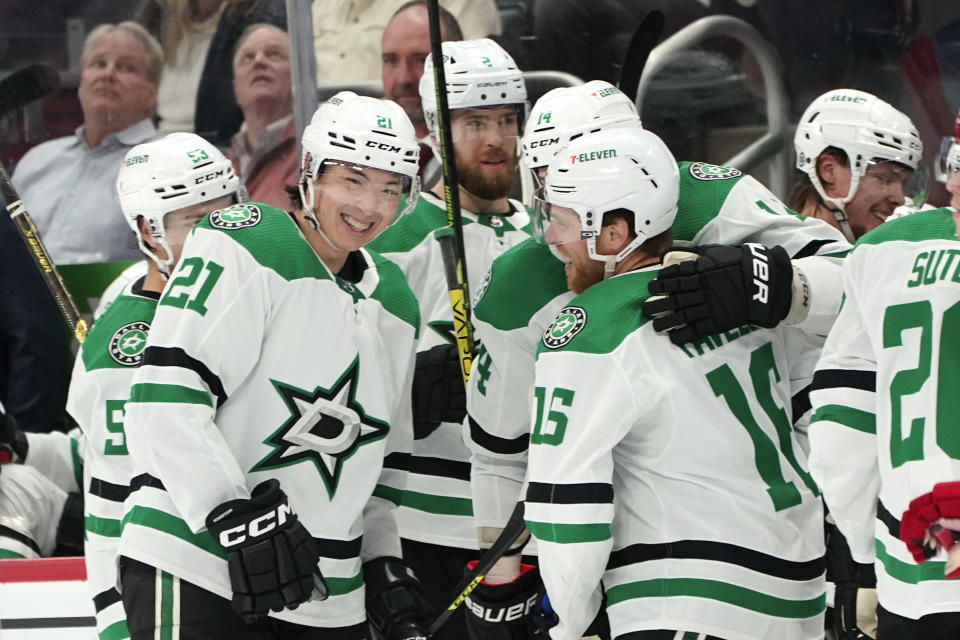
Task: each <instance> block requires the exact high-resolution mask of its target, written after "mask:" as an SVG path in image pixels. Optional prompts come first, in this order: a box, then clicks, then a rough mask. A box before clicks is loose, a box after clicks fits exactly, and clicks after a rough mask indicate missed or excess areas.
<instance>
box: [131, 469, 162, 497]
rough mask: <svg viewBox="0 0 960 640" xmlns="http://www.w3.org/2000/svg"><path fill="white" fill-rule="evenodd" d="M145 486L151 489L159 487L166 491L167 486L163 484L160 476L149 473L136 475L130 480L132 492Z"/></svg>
mask: <svg viewBox="0 0 960 640" xmlns="http://www.w3.org/2000/svg"><path fill="white" fill-rule="evenodd" d="M143 487H150V488H151V489H159V490H160V491H166V490H167V488H166V487H165V486H163V483H162V482H160V478H156V477H154V476H152V475H150V474H149V473H141V474H140V475H138V476H134V477H133V478H131V480H130V493H133V492H134V491H138V490H140V489H142V488H143Z"/></svg>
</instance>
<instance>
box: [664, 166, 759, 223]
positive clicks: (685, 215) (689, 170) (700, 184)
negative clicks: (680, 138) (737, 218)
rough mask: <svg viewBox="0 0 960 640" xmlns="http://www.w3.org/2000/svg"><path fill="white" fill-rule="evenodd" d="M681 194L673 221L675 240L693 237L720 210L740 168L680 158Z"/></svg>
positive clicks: (740, 177)
mask: <svg viewBox="0 0 960 640" xmlns="http://www.w3.org/2000/svg"><path fill="white" fill-rule="evenodd" d="M678 167H679V168H680V197H679V199H678V201H677V218H676V220H675V221H674V223H673V237H674V239H676V240H684V241H691V242H692V241H693V239H694V238H695V237H696V236H697V234H698V233H699V232H700V230H701V229H703V227H704V226H706V224H707V223H708V222H710V221H711V220H713V219H714V218H715V217H717V215H718V214H719V213H720V209H721V208H722V207H723V203H724V202H725V201H726V199H727V196H728V195H730V191H731V190H733V188H734V187H735V186H736V185H737V183H739V182H740V181H741V180H742V179H743V177H744V174H743V173H742V172H741V171H740V170H739V169H733V168H732V167H721V166H718V165H715V164H707V163H705V162H686V161H684V162H679V163H678Z"/></svg>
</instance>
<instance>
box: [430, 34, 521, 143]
mask: <svg viewBox="0 0 960 640" xmlns="http://www.w3.org/2000/svg"><path fill="white" fill-rule="evenodd" d="M441 46H442V47H443V58H444V67H443V71H444V74H445V80H446V83H447V105H448V106H449V107H450V110H451V111H452V110H454V109H470V108H477V107H495V106H500V105H517V108H518V114H517V116H518V119H519V122H520V123H523V121H524V118H525V115H524V112H525V109H526V103H527V86H526V84H524V81H523V73H522V72H521V71H520V69H518V68H517V64H516V63H515V62H514V61H513V58H511V57H510V54H509V53H507V52H506V51H504V49H503V47H501V46H500V45H499V44H497V43H496V42H494V41H493V40H490V39H489V38H481V39H479V40H463V41H458V42H452V41H447V42H443V43H441ZM435 87H436V84H435V82H434V78H433V56H432V55H428V56H427V58H426V60H425V61H424V64H423V75H422V76H420V101H421V103H422V105H423V116H424V119H425V120H426V121H427V126H428V127H429V128H430V133H431V134H433V135H434V137H437V96H436V92H435Z"/></svg>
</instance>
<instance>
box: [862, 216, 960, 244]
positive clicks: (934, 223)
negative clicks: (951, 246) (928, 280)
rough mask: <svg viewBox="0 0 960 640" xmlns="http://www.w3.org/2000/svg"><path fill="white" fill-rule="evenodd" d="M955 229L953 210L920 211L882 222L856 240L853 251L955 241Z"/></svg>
mask: <svg viewBox="0 0 960 640" xmlns="http://www.w3.org/2000/svg"><path fill="white" fill-rule="evenodd" d="M956 239H957V228H956V225H955V224H954V222H953V209H950V208H947V207H944V208H942V209H934V210H931V211H921V212H920V213H914V214H912V215H909V216H904V217H902V218H897V219H896V220H890V221H888V222H884V223H883V224H881V225H880V226H879V227H877V228H875V229H872V230H870V231H869V232H867V233H865V234H864V235H863V236H861V237H860V239H859V240H857V244H856V245H854V250H856V249H857V248H859V247H862V246H865V245H873V244H882V243H884V242H892V241H898V240H899V241H901V242H923V241H924V240H956Z"/></svg>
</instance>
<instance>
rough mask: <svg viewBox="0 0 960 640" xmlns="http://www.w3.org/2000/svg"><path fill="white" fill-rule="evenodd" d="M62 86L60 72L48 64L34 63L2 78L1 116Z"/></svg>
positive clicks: (0, 87) (0, 92) (0, 82)
mask: <svg viewBox="0 0 960 640" xmlns="http://www.w3.org/2000/svg"><path fill="white" fill-rule="evenodd" d="M59 87H60V74H58V73H57V70H56V69H54V68H53V67H51V66H50V65H48V64H40V63H37V64H32V65H30V66H28V67H24V68H23V69H20V70H18V71H14V72H13V73H11V74H10V75H8V76H6V77H5V78H4V79H3V80H0V118H2V117H3V116H5V115H7V114H8V113H10V112H11V111H13V110H14V109H18V108H20V107H22V106H24V105H25V104H28V103H30V102H33V101H34V100H38V99H40V98H42V97H44V96H47V95H49V94H51V93H53V92H54V91H56V90H57V89H58V88H59Z"/></svg>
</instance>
